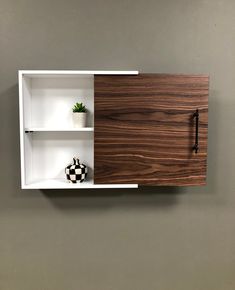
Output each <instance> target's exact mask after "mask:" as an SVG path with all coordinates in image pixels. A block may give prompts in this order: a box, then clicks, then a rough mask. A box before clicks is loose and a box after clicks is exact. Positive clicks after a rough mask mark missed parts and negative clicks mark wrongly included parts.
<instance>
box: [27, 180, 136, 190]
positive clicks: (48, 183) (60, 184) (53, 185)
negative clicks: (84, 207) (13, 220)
mask: <svg viewBox="0 0 235 290" xmlns="http://www.w3.org/2000/svg"><path fill="white" fill-rule="evenodd" d="M22 188H23V189H86V188H138V184H94V183H93V180H90V181H84V182H82V183H70V182H67V181H66V180H65V179H46V180H42V181H37V182H32V183H30V184H26V185H23V186H22Z"/></svg>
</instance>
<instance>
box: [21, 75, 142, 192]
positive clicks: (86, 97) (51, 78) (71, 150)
mask: <svg viewBox="0 0 235 290" xmlns="http://www.w3.org/2000/svg"><path fill="white" fill-rule="evenodd" d="M130 73H132V74H133V73H134V74H135V73H138V72H135V71H134V72H133V71H132V72H127V71H124V72H122V71H118V72H117V71H19V107H20V138H21V140H20V141H21V187H22V188H23V189H54V188H58V189H59V188H61V189H62V188H71V189H74V188H128V187H138V185H136V184H107V185H106V184H100V185H99V184H94V181H93V180H94V178H93V175H94V171H93V170H94V136H93V134H94V75H95V74H130ZM76 102H83V103H84V104H85V105H86V107H87V110H88V114H87V127H85V128H74V127H73V122H72V107H73V105H74V104H75V103H76ZM74 156H76V157H79V159H80V162H81V163H84V164H86V165H87V167H88V176H87V179H86V180H85V181H84V182H82V183H75V184H72V183H69V181H67V180H66V178H65V172H64V168H65V167H66V166H67V165H68V164H69V163H71V162H72V159H73V157H74Z"/></svg>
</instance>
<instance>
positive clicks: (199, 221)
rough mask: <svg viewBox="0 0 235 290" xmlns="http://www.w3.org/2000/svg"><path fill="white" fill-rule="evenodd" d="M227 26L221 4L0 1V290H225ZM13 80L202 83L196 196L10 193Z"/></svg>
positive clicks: (233, 74) (231, 112)
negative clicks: (188, 77)
mask: <svg viewBox="0 0 235 290" xmlns="http://www.w3.org/2000/svg"><path fill="white" fill-rule="evenodd" d="M234 21H235V1H233V0H230V1H229V0H227V1H226V0H224V1H221V0H198V1H193V0H191V1H187V0H177V1H173V0H172V1H170V0H150V1H146V0H145V1H144V0H126V1H122V0H119V1H115V0H106V1H105V0H100V1H88V0H57V1H56V0H50V1H48V0H40V1H32V0H31V1H30V0H21V1H17V0H1V10H0V101H1V104H0V110H1V111H0V124H1V127H0V128H1V129H0V130H1V142H0V152H1V153H0V154H1V174H0V178H1V188H0V289H1V290H13V289H14V290H32V289H50V290H54V289H55V290H64V289H70V290H75V289H76V290H77V289H82V290H93V289H94V290H98V289H100V290H108V289H109V290H110V289H114V290H116V289H117V290H119V289H121V290H132V289H133V290H138V289H139V290H143V289H148V290H156V289H159V290H172V289H174V290H191V289H192V290H194V289H195V290H199V289H203V290H210V289H211V290H221V289H223V290H230V289H231V290H232V289H233V290H234V289H235V194H234V193H235V173H234V168H235V153H234V148H235V130H234V124H235V85H234V83H235V25H234ZM18 69H138V70H140V71H142V72H168V73H208V74H209V75H210V102H209V149H208V154H209V156H208V185H207V186H206V187H195V188H190V187H189V188H161V187H160V188H141V189H139V190H115V191H112V190H100V191H97V190H96V191H89V190H86V191H85V190H84V191H60V190H55V191H53V190H51V191H50V190H44V191H39V190H32V191H31V190H30V191H26V190H25V191H23V190H20V180H19V178H20V166H19V162H20V161H19V129H18V126H19V124H18V92H17V90H18V88H17V70H18Z"/></svg>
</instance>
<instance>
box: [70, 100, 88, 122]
mask: <svg viewBox="0 0 235 290" xmlns="http://www.w3.org/2000/svg"><path fill="white" fill-rule="evenodd" d="M86 112H87V110H86V106H84V105H83V103H76V104H75V105H74V106H73V124H74V127H76V128H81V127H86Z"/></svg>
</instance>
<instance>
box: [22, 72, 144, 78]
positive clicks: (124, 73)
mask: <svg viewBox="0 0 235 290" xmlns="http://www.w3.org/2000/svg"><path fill="white" fill-rule="evenodd" d="M19 74H21V75H27V76H28V77H31V78H33V77H41V76H42V77H51V76H53V75H55V76H61V75H62V76H63V75H64V76H68V77H69V76H70V75H137V74H139V72H138V71H137V70H130V71H125V70H20V71H19Z"/></svg>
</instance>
